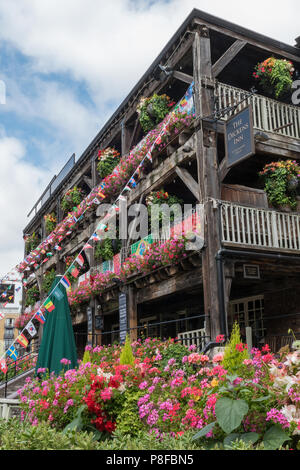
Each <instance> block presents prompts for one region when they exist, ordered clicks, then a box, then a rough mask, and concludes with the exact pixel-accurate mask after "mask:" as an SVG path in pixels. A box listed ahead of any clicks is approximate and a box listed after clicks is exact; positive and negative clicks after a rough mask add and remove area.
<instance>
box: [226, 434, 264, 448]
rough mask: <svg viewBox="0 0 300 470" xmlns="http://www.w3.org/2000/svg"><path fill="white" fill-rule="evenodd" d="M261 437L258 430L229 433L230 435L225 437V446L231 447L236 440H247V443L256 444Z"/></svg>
mask: <svg viewBox="0 0 300 470" xmlns="http://www.w3.org/2000/svg"><path fill="white" fill-rule="evenodd" d="M258 439H259V434H257V433H256V432H247V433H242V434H238V433H232V434H229V436H226V437H225V439H224V442H223V444H224V447H231V444H232V443H233V442H234V441H237V440H238V441H243V442H245V444H249V443H251V444H255V443H256V442H257V441H258Z"/></svg>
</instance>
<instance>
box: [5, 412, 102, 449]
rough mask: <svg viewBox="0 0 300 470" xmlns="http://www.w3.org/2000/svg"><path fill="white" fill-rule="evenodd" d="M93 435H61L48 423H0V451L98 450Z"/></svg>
mask: <svg viewBox="0 0 300 470" xmlns="http://www.w3.org/2000/svg"><path fill="white" fill-rule="evenodd" d="M99 449H100V445H99V443H98V442H96V441H95V436H94V434H93V433H88V432H79V431H74V430H73V431H68V432H66V433H62V432H59V431H56V430H55V429H53V428H52V427H51V426H50V424H49V423H46V422H42V423H40V424H39V425H38V426H31V425H30V424H29V423H26V422H24V423H21V422H20V421H19V420H17V419H12V420H9V421H0V450H99Z"/></svg>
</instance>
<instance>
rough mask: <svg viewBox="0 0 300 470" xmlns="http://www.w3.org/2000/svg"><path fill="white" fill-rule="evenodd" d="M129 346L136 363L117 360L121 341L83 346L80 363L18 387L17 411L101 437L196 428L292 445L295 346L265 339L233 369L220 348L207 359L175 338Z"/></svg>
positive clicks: (210, 435)
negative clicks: (286, 350)
mask: <svg viewBox="0 0 300 470" xmlns="http://www.w3.org/2000/svg"><path fill="white" fill-rule="evenodd" d="M131 347H132V352H133V356H134V365H133V366H131V365H126V364H120V354H121V349H122V348H121V347H120V346H119V345H113V346H108V347H101V346H97V347H96V348H94V349H93V350H92V349H91V348H90V347H87V348H86V353H85V357H84V361H83V362H82V363H81V364H80V365H79V367H78V369H77V370H69V371H67V372H66V373H65V374H63V375H62V376H60V377H54V376H50V377H49V376H47V375H45V376H44V378H43V379H41V381H35V380H34V381H31V380H30V379H28V380H27V384H26V385H25V387H24V388H23V389H22V390H20V391H19V395H20V399H21V402H22V408H23V410H22V418H23V419H25V416H26V417H27V419H28V420H29V421H30V422H31V423H32V424H33V425H36V424H38V423H40V422H41V421H47V422H50V423H52V426H53V427H55V428H56V429H63V428H64V427H65V426H66V425H68V427H69V428H72V427H73V428H74V427H76V428H77V429H94V431H95V433H96V436H97V437H98V438H99V436H100V435H99V433H101V436H102V437H104V436H109V435H110V434H112V433H113V432H114V431H115V430H117V431H118V432H123V433H125V434H126V433H127V434H129V435H131V436H132V437H134V436H137V435H138V434H139V433H140V432H144V433H151V434H153V435H155V436H156V437H157V438H158V439H163V438H164V437H165V436H178V435H179V436H180V435H182V434H185V433H188V432H190V431H191V430H194V438H195V439H196V440H197V442H201V443H202V444H203V445H204V446H207V447H208V446H210V445H212V444H213V445H216V444H217V445H219V446H221V447H225V448H226V446H230V445H231V444H232V442H233V441H234V440H236V439H240V440H242V441H243V442H244V443H247V445H249V444H251V443H252V444H253V445H254V444H255V445H262V446H263V447H264V448H265V449H276V448H280V447H281V446H282V445H285V446H290V447H292V448H296V447H297V445H298V443H299V435H300V414H299V413H300V408H299V403H300V395H299V391H300V387H299V385H300V384H299V376H300V370H299V365H300V352H299V351H296V352H293V353H290V354H287V355H286V356H285V357H281V358H275V356H274V355H273V354H272V353H271V352H270V350H269V348H268V346H265V347H263V349H262V350H261V351H260V350H258V349H253V351H252V355H251V356H250V355H249V357H248V358H247V359H243V361H242V363H241V365H240V367H239V369H238V370H237V371H236V373H232V372H230V371H228V370H226V369H225V368H224V366H223V364H222V361H223V355H222V354H218V355H216V356H215V357H214V358H213V359H212V360H210V359H209V357H208V356H206V355H201V354H199V353H198V352H196V350H195V348H194V347H193V346H192V347H190V348H187V347H185V346H182V345H180V344H178V343H176V342H175V341H174V340H169V341H166V342H162V341H160V340H158V339H155V338H154V339H149V338H148V339H145V340H144V341H143V342H142V341H140V340H139V341H136V342H133V343H132V345H131ZM239 349H240V348H236V351H237V352H239ZM241 354H242V353H241ZM64 362H65V364H66V366H67V365H68V361H67V360H65V361H64ZM41 372H45V371H41ZM197 434H198V436H197Z"/></svg>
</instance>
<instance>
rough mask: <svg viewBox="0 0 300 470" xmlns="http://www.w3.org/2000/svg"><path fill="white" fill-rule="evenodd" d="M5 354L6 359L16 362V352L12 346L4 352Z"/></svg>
mask: <svg viewBox="0 0 300 470" xmlns="http://www.w3.org/2000/svg"><path fill="white" fill-rule="evenodd" d="M6 354H7V356H8V357H10V358H11V359H13V360H14V361H16V360H17V358H18V355H19V354H18V351H17V350H16V348H15V347H14V346H11V347H10V348H9V349H8V350H7V351H6Z"/></svg>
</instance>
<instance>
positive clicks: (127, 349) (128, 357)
mask: <svg viewBox="0 0 300 470" xmlns="http://www.w3.org/2000/svg"><path fill="white" fill-rule="evenodd" d="M120 365H129V366H133V365H134V356H133V352H132V348H131V342H130V337H129V335H126V340H125V344H124V346H123V349H122V352H121V355H120Z"/></svg>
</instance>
